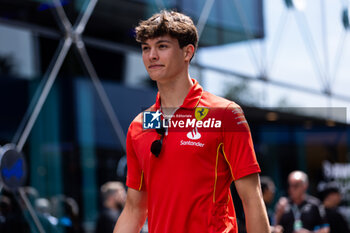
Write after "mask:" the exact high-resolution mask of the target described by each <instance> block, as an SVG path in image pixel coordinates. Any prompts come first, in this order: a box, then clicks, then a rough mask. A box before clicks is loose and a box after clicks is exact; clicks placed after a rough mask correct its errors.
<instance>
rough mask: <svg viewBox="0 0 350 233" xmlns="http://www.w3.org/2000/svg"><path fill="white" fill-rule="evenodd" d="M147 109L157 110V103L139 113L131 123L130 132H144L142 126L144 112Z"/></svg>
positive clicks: (133, 133) (136, 133)
mask: <svg viewBox="0 0 350 233" xmlns="http://www.w3.org/2000/svg"><path fill="white" fill-rule="evenodd" d="M147 111H155V105H152V106H151V107H149V108H147V109H145V110H144V111H142V112H140V113H139V114H137V116H136V117H135V118H134V119H133V120H132V121H131V123H130V125H129V130H128V132H129V133H131V134H132V135H133V136H135V135H138V134H140V133H141V132H143V128H142V121H143V113H144V112H147Z"/></svg>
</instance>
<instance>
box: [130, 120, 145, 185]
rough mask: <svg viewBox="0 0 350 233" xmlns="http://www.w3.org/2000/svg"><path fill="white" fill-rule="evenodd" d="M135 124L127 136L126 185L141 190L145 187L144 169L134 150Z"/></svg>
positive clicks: (131, 126)
mask: <svg viewBox="0 0 350 233" xmlns="http://www.w3.org/2000/svg"><path fill="white" fill-rule="evenodd" d="M132 130H133V124H131V125H130V127H129V130H128V134H127V138H126V158H127V176H126V185H127V186H128V187H130V188H133V189H136V190H141V189H142V188H143V187H142V186H143V185H142V183H143V182H144V181H143V171H142V169H141V166H140V162H139V160H138V157H137V155H136V153H135V150H134V145H133V139H132Z"/></svg>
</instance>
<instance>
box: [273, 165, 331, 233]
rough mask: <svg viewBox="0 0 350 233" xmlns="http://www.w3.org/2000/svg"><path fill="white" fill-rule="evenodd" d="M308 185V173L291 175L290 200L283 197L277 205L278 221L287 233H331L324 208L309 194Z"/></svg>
mask: <svg viewBox="0 0 350 233" xmlns="http://www.w3.org/2000/svg"><path fill="white" fill-rule="evenodd" d="M308 185H309V181H308V176H307V175H306V173H304V172H302V171H293V172H291V173H290V174H289V176H288V194H289V198H285V197H282V198H281V199H280V200H279V201H278V203H277V205H276V221H277V224H278V225H281V226H282V227H283V229H284V232H285V233H309V232H316V233H328V232H329V224H328V223H327V220H326V216H325V211H324V208H323V207H322V205H321V203H320V201H319V200H318V199H317V198H316V197H313V196H310V195H308V194H307V189H308Z"/></svg>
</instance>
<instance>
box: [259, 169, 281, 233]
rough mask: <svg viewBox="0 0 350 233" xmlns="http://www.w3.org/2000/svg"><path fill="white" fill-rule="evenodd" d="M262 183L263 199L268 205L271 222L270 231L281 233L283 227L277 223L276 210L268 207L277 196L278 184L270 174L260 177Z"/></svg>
mask: <svg viewBox="0 0 350 233" xmlns="http://www.w3.org/2000/svg"><path fill="white" fill-rule="evenodd" d="M260 183H261V191H262V195H263V200H264V203H265V205H266V209H267V215H268V217H269V222H270V225H271V226H270V231H271V232H272V233H281V232H283V227H282V226H280V225H276V221H275V216H274V211H272V210H271V209H270V208H268V206H269V205H271V204H273V200H274V198H275V191H276V186H275V183H274V182H273V180H272V179H271V178H270V177H268V176H262V177H260Z"/></svg>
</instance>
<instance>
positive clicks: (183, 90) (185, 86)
mask: <svg viewBox="0 0 350 233" xmlns="http://www.w3.org/2000/svg"><path fill="white" fill-rule="evenodd" d="M157 86H158V90H159V94H160V99H161V107H162V109H167V108H178V107H180V106H181V105H182V103H183V102H184V100H185V98H186V96H187V94H188V92H189V90H190V89H191V87H192V86H193V83H192V80H191V79H190V77H189V76H187V77H184V78H179V79H175V80H171V81H169V82H165V83H157Z"/></svg>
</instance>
